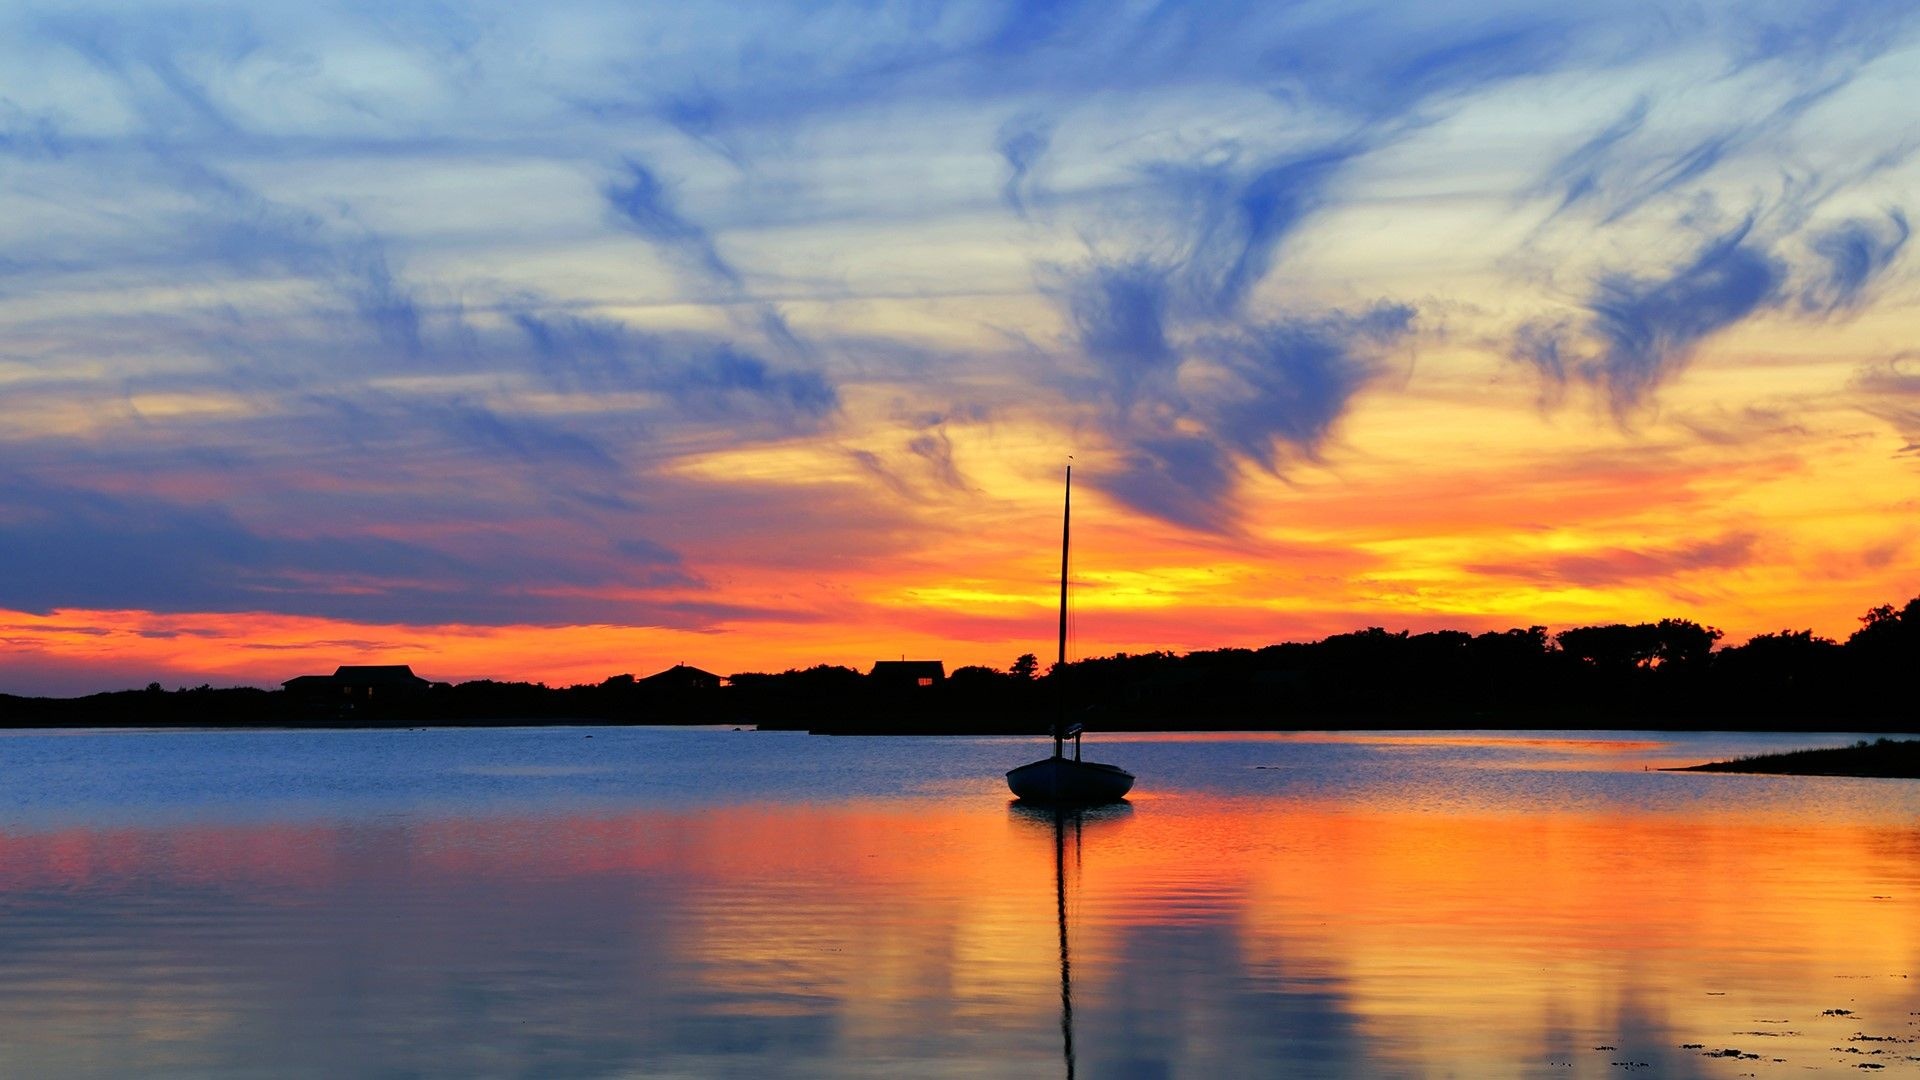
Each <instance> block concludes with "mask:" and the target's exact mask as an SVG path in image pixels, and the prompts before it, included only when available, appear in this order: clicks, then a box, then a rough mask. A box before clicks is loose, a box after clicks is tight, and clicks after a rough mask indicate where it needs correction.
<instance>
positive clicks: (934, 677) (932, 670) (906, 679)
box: [867, 660, 947, 690]
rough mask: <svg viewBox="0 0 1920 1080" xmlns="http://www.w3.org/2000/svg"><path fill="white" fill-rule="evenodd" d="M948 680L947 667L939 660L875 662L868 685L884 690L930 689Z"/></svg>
mask: <svg viewBox="0 0 1920 1080" xmlns="http://www.w3.org/2000/svg"><path fill="white" fill-rule="evenodd" d="M946 678H947V665H946V664H944V663H942V662H941V661H939V660H875V661H874V662H873V670H872V671H869V672H868V673H867V682H868V684H869V685H871V686H875V687H878V688H880V689H884V690H919V689H930V688H932V687H935V686H938V685H940V684H941V683H942V682H945V681H946Z"/></svg>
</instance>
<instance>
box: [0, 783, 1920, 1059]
mask: <svg viewBox="0 0 1920 1080" xmlns="http://www.w3.org/2000/svg"><path fill="white" fill-rule="evenodd" d="M1060 835H1061V836H1063V837H1065V838H1066V840H1065V842H1064V846H1063V847H1062V849H1060V850H1059V851H1058V852H1056V848H1055V837H1056V834H1055V832H1054V826H1053V823H1052V820H1051V819H1050V818H1048V817H1044V816H1036V815H1033V814H1029V813H1025V812H1022V811H1018V810H1012V809H1009V808H1008V807H1007V806H1005V804H1004V803H1003V802H1001V801H999V800H981V799H977V798H974V799H967V800H958V799H956V800H952V801H946V802H937V803H902V802H887V801H875V802H842V803H822V804H816V805H791V804H777V805H775V804H768V805H744V806H729V807H721V808H712V809H685V810H661V811H653V810H648V811H641V810H635V811H630V812H612V811H609V812H603V813H597V814H570V815H553V816H515V817H505V818H486V817H466V818H425V819H401V820H394V821H384V822H375V823H317V824H309V825H283V824H274V825H261V826H239V825H223V826H217V827H213V826H201V825H185V826H180V827H172V828H155V829H124V828H123V829H113V830H91V829H68V830H62V831H55V832H47V833H22V834H15V835H7V836H0V901H4V904H5V911H6V912H7V915H8V918H7V919H6V920H4V921H0V945H3V946H4V948H0V976H4V978H0V982H4V983H5V984H6V985H7V986H8V987H9V988H10V989H9V990H8V991H7V994H6V998H7V1002H6V1003H7V1005H8V1008H6V1009H5V1010H0V1064H6V1063H11V1064H14V1065H16V1066H17V1065H21V1064H23V1063H24V1064H36V1063H37V1064H40V1065H45V1066H49V1067H51V1068H52V1071H54V1072H59V1071H62V1069H63V1068H64V1067H65V1066H63V1065H62V1063H68V1064H71V1062H73V1061H75V1060H79V1058H77V1057H75V1054H76V1053H78V1051H77V1050H75V1048H76V1047H80V1046H82V1045H91V1046H98V1045H103V1044H104V1045H113V1046H118V1047H120V1048H121V1051H122V1052H124V1053H125V1055H126V1057H125V1058H124V1060H123V1061H122V1062H121V1063H122V1064H129V1065H137V1064H139V1063H141V1062H150V1061H151V1060H153V1058H152V1056H151V1055H152V1054H154V1053H157V1052H158V1051H157V1050H156V1046H155V1044H154V1040H155V1039H160V1038H161V1036H159V1035H156V1034H154V1033H153V1032H151V1031H129V1030H126V1029H124V1028H122V1027H119V1026H117V1025H119V1024H120V1023H121V1021H120V1020H119V1019H116V1018H118V1017H123V1016H126V1015H128V1013H127V1011H126V1010H127V1009H133V1010H134V1011H135V1012H139V1011H140V1010H145V1011H144V1013H143V1015H148V1016H150V1017H156V1018H158V1017H162V1016H164V1017H165V1020H164V1023H165V1026H166V1027H167V1028H168V1031H169V1032H170V1034H167V1035H166V1036H165V1039H166V1040H171V1041H170V1042H168V1043H167V1046H168V1047H170V1048H171V1049H169V1050H168V1053H172V1054H176V1055H177V1057H176V1058H172V1059H169V1060H176V1061H178V1062H179V1063H182V1067H201V1066H205V1067H213V1066H218V1065H222V1064H228V1065H231V1064H234V1063H239V1064H240V1065H241V1066H246V1065H249V1064H251V1065H253V1066H259V1065H260V1064H261V1063H262V1062H268V1063H270V1062H272V1061H273V1060H275V1058H274V1054H275V1053H277V1052H285V1048H281V1049H278V1050H277V1049H276V1048H275V1047H273V1046H262V1045H257V1044H256V1043H255V1042H253V1041H250V1040H257V1039H258V1038H260V1037H261V1036H260V1034H259V1033H258V1032H261V1031H270V1032H275V1033H277V1034H276V1035H275V1038H280V1039H284V1040H288V1043H287V1045H288V1046H289V1047H292V1048H295V1049H298V1048H300V1047H304V1046H306V1045H307V1042H306V1041H304V1040H311V1041H313V1042H314V1043H315V1045H318V1044H319V1043H320V1042H323V1041H324V1042H325V1043H326V1045H328V1046H336V1045H346V1046H348V1047H350V1049H345V1050H340V1049H336V1050H332V1051H328V1053H331V1054H333V1055H334V1056H333V1057H330V1058H327V1059H326V1060H328V1061H329V1062H331V1063H332V1064H333V1065H335V1066H338V1067H340V1068H343V1069H347V1070H348V1071H358V1070H361V1069H364V1068H365V1067H368V1066H370V1065H373V1064H376V1063H379V1062H383V1061H388V1060H391V1059H390V1058H389V1057H387V1056H383V1055H388V1054H397V1053H400V1051H399V1050H398V1049H397V1048H396V1044H395V1042H394V1040H396V1039H400V1038H401V1037H402V1033H403V1032H405V1031H409V1030H438V1031H461V1032H466V1033H467V1034H466V1035H463V1038H469V1039H474V1040H477V1041H476V1042H475V1045H473V1046H471V1047H465V1048H454V1049H451V1050H447V1052H446V1053H447V1056H445V1057H443V1058H441V1059H439V1060H440V1063H441V1064H442V1065H444V1066H445V1068H444V1069H441V1070H436V1069H434V1068H427V1069H425V1071H428V1072H433V1071H445V1072H458V1071H460V1069H461V1068H463V1067H476V1068H480V1071H487V1068H486V1065H485V1063H486V1062H492V1063H493V1065H494V1066H498V1065H499V1063H500V1062H502V1061H509V1062H510V1061H516V1060H521V1059H519V1058H516V1057H515V1056H514V1055H515V1054H522V1053H530V1052H531V1051H530V1050H529V1049H528V1045H529V1044H523V1043H521V1042H519V1041H517V1040H519V1039H520V1038H522V1037H523V1036H524V1035H525V1033H524V1032H522V1033H520V1034H511V1033H508V1032H505V1031H493V1029H492V1028H491V1027H490V1025H494V1024H499V1023H504V1022H505V1021H506V1020H507V1019H508V1018H509V1017H513V1016H518V1017H519V1019H521V1020H525V1021H526V1022H528V1023H530V1024H532V1025H533V1030H539V1031H544V1032H545V1033H546V1037H549V1038H561V1039H567V1038H571V1039H576V1040H588V1041H592V1040H598V1042H596V1043H594V1045H596V1046H598V1047H599V1049H598V1050H597V1051H596V1053H599V1054H602V1055H604V1060H602V1059H599V1058H596V1059H594V1061H593V1062H591V1063H589V1064H592V1065H593V1066H594V1067H595V1068H598V1067H601V1066H604V1067H606V1068H624V1069H629V1070H631V1069H636V1068H642V1067H643V1066H644V1068H643V1069H642V1071H646V1070H647V1069H652V1070H655V1071H675V1070H680V1071H691V1072H694V1073H711V1072H713V1071H716V1070H723V1071H724V1069H738V1068H740V1067H742V1063H743V1062H744V1061H748V1060H764V1061H766V1062H784V1063H786V1065H785V1066H783V1068H789V1067H791V1066H793V1063H795V1062H800V1063H803V1064H804V1065H805V1067H804V1068H801V1069H799V1070H798V1071H801V1072H810V1073H813V1074H819V1075H825V1074H832V1075H852V1074H860V1073H868V1074H875V1075H878V1074H883V1073H885V1072H887V1071H888V1070H889V1069H892V1070H897V1071H900V1072H908V1073H925V1072H927V1071H929V1069H931V1068H932V1066H933V1065H935V1064H936V1063H942V1062H944V1063H946V1064H947V1065H948V1066H952V1065H955V1064H956V1063H970V1066H971V1067H978V1068H979V1069H981V1070H983V1071H986V1072H992V1073H998V1074H1019V1075H1030V1074H1033V1073H1035V1072H1037V1071H1045V1070H1048V1069H1053V1068H1054V1067H1055V1066H1056V1065H1057V1064H1058V1063H1057V1061H1056V1059H1057V1058H1058V1056H1059V1055H1060V1053H1061V1045H1060V1032H1059V1009H1060V1002H1061V986H1060V978H1061V968H1060V941H1059V927H1058V925H1057V922H1056V918H1055V916H1056V912H1057V910H1058V908H1057V904H1058V900H1059V897H1057V896H1056V894H1055V887H1056V877H1055V873H1056V863H1055V858H1056V854H1058V856H1059V857H1060V859H1061V863H1060V864H1059V867H1058V869H1059V870H1060V871H1061V873H1062V876H1063V880H1064V882H1065V887H1066V895H1065V900H1066V908H1067V911H1068V932H1069V937H1070V941H1071V950H1072V965H1071V968H1072V972H1073V985H1072V987H1071V989H1072V996H1073V1001H1074V1003H1075V1014H1074V1021H1075V1027H1076V1035H1077V1040H1076V1046H1078V1047H1080V1048H1081V1049H1080V1054H1081V1057H1082V1061H1081V1064H1082V1065H1083V1066H1084V1067H1086V1068H1087V1070H1088V1073H1089V1074H1090V1075H1101V1074H1102V1073H1103V1072H1121V1073H1125V1072H1127V1071H1129V1070H1133V1071H1147V1072H1150V1071H1152V1069H1161V1070H1164V1071H1165V1072H1167V1073H1170V1074H1174V1075H1236V1074H1237V1075H1263V1074H1268V1073H1271V1072H1273V1071H1276V1070H1287V1071H1294V1072H1301V1073H1304V1074H1308V1075H1313V1074H1322V1075H1378V1074H1382V1073H1389V1074H1391V1073H1412V1074H1442V1073H1449V1072H1451V1073H1454V1074H1457V1075H1468V1074H1472V1075H1537V1074H1540V1073H1541V1072H1542V1071H1543V1070H1546V1069H1547V1068H1548V1065H1549V1064H1550V1063H1552V1062H1562V1061H1564V1063H1565V1065H1566V1067H1565V1068H1563V1070H1562V1071H1561V1072H1560V1073H1558V1075H1600V1074H1602V1073H1604V1072H1605V1071H1606V1070H1607V1069H1609V1068H1610V1067H1611V1066H1610V1064H1609V1063H1610V1062H1611V1061H1615V1060H1628V1059H1633V1060H1640V1061H1647V1062H1650V1063H1655V1064H1658V1063H1662V1062H1664V1063H1665V1064H1666V1065H1667V1066H1668V1068H1669V1069H1670V1071H1671V1072H1677V1073H1679V1074H1682V1075H1695V1074H1698V1075H1719V1073H1715V1072H1712V1071H1711V1070H1712V1069H1716V1068H1719V1067H1720V1063H1719V1062H1718V1061H1713V1060H1709V1059H1705V1058H1702V1057H1700V1054H1701V1053H1702V1052H1704V1051H1703V1050H1690V1049H1683V1044H1687V1043H1699V1044H1701V1046H1702V1047H1703V1048H1706V1049H1713V1050H1718V1049H1722V1048H1737V1049H1741V1050H1742V1052H1754V1051H1755V1050H1756V1049H1759V1050H1764V1051H1765V1053H1766V1057H1765V1059H1764V1060H1765V1061H1766V1062H1768V1063H1771V1059H1772V1058H1776V1057H1778V1058H1783V1059H1785V1061H1786V1062H1788V1063H1790V1064H1791V1066H1792V1067H1793V1068H1794V1069H1795V1070H1796V1071H1803V1070H1805V1069H1815V1070H1828V1069H1832V1070H1840V1069H1842V1068H1845V1067H1847V1066H1848V1065H1849V1064H1853V1063H1858V1062H1860V1061H1868V1062H1871V1063H1886V1064H1889V1065H1897V1066H1900V1067H1903V1068H1909V1069H1911V1067H1912V1066H1913V1064H1914V1062H1911V1061H1908V1060H1906V1057H1907V1055H1915V1056H1920V1048H1916V1047H1915V1046H1912V1045H1909V1044H1907V1043H1892V1042H1889V1043H1881V1042H1870V1041H1854V1042H1849V1039H1850V1038H1851V1037H1852V1036H1853V1035H1854V1034H1855V1033H1861V1034H1867V1035H1876V1036H1884V1037H1887V1038H1909V1037H1912V1036H1913V1035H1915V1034H1916V1032H1917V1031H1920V1029H1916V1028H1915V1027H1914V1024H1913V1021H1914V1019H1915V1018H1914V1017H1913V1016H1911V1015H1910V1014H1911V1013H1913V1012H1920V1002H1916V999H1915V995H1916V987H1915V982H1914V980H1912V979H1909V978H1906V976H1908V975H1911V974H1915V969H1916V964H1915V960H1916V950H1917V949H1920V932H1917V931H1916V926H1917V925H1920V919H1916V914H1920V831H1917V830H1916V829H1914V828H1912V827H1908V826H1898V825H1875V826H1826V825H1822V826H1811V825H1796V824H1791V823H1785V824H1783V823H1781V822H1779V821H1777V820H1776V821H1767V820H1758V819H1754V818H1751V817H1745V818H1742V817H1728V816H1719V817H1713V816H1708V817H1704V818H1701V819H1679V818H1676V817H1674V816H1673V815H1665V816H1659V815H1637V814H1633V813H1598V814H1541V813H1512V814H1501V813H1485V812H1474V813H1469V814H1448V813H1434V812H1421V811H1402V810H1392V809H1384V808H1381V807H1374V806H1367V805H1355V804H1352V803H1318V802H1312V801H1306V800H1278V799H1268V800H1239V801H1234V802H1230V803H1222V802H1217V801H1210V800H1206V799H1201V798H1198V797H1196V796H1192V795H1187V794H1182V793H1177V792H1173V793H1165V794H1163V795H1162V796H1161V797H1160V798H1157V799H1154V800H1151V801H1143V802H1141V803H1139V804H1137V805H1136V806H1134V807H1133V808H1132V809H1131V810H1128V809H1124V808H1123V809H1121V810H1119V811H1116V812H1109V813H1104V814H1094V815H1090V816H1082V817H1078V818H1076V819H1075V820H1074V821H1073V822H1072V828H1071V829H1067V830H1064V831H1063V832H1062V833H1061V834H1060ZM210 912H217V913H220V914H219V916H218V918H213V917H197V916H196V913H201V914H202V915H204V914H205V913H210ZM349 986H366V987H372V988H377V990H368V991H366V995H367V997H366V1000H365V1001H362V1000H361V999H359V998H353V999H339V998H338V997H337V996H336V995H338V994H339V993H340V992H341V989H342V987H349ZM463 988H464V989H463ZM536 990H537V993H536V992H535V991H536ZM356 993H359V991H356ZM129 995H133V996H137V997H138V999H139V1001H140V1002H145V1003H147V1004H144V1005H139V1007H138V1008H135V1005H136V1002H134V1001H133V1000H132V999H131V998H130V997H129ZM536 998H537V1001H536V1000H534V999H536ZM156 999H159V1000H165V1001H169V1002H172V1003H173V1004H172V1006H171V1007H169V1008H164V1009H157V1007H156V1006H154V1005H152V1002H153V1001H155V1000H156ZM503 1001H508V1002H511V1007H509V1006H507V1005H503V1004H499V1003H500V1002H503ZM156 1009H157V1011H156ZM1830 1009H1834V1010H1837V1009H1847V1010H1850V1013H1849V1014H1843V1015H1837V1016H1823V1015H1822V1013H1823V1011H1824V1010H1830ZM500 1010H505V1011H504V1012H503V1011H500ZM516 1010H517V1012H516ZM601 1025H604V1026H605V1029H604V1030H603V1029H602V1027H601ZM256 1029H257V1030H256ZM476 1031H477V1032H479V1034H474V1032H476ZM489 1032H491V1034H489ZM1754 1032H1762V1034H1753V1033H1754ZM489 1039H495V1040H506V1042H505V1043H504V1044H500V1043H497V1042H496V1043H491V1044H490V1043H488V1041H487V1040H489ZM342 1040H345V1042H344V1043H343V1042H342ZM355 1040H357V1042H356V1041H355ZM103 1041H104V1042H103ZM354 1046H357V1047H359V1049H357V1050H355V1049H351V1047H354ZM1602 1046H1605V1047H1613V1048H1614V1049H1613V1050H1608V1051H1602V1050H1595V1049H1594V1048H1595V1047H1602ZM1848 1046H1851V1047H1852V1048H1854V1049H1856V1050H1860V1051H1862V1054H1860V1055H1846V1054H1844V1053H1841V1052H1839V1051H1835V1050H1834V1049H1833V1048H1834V1047H1843V1048H1844V1047H1848ZM482 1050H484V1051H485V1054H486V1055H491V1056H484V1057H476V1056H473V1055H479V1054H481V1052H482ZM1874 1051H1880V1052H1881V1053H1880V1054H1879V1055H1878V1056H1868V1055H1871V1054H1872V1053H1873V1052H1874ZM314 1052H315V1053H319V1051H317V1050H316V1051H314ZM356 1055H361V1056H356ZM1848 1057H1852V1058H1853V1061H1852V1062H1849V1061H1847V1060H1845V1059H1846V1058H1848ZM1733 1064H1734V1063H1733V1062H1729V1063H1728V1068H1732V1066H1733ZM1749 1064H1750V1063H1749ZM723 1067H724V1069H723ZM1149 1067H1151V1068H1149ZM776 1071H778V1070H776ZM934 1071H938V1070H934ZM1728 1075H1732V1073H1728Z"/></svg>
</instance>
